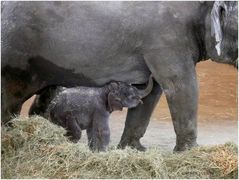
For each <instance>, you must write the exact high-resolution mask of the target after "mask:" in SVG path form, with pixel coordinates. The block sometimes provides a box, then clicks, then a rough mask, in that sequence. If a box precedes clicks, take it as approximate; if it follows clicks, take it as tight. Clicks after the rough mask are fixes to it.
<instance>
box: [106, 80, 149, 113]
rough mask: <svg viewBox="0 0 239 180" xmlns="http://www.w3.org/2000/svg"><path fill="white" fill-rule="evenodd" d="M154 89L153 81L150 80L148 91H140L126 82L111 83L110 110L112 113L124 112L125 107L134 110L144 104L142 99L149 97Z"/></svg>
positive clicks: (109, 87)
mask: <svg viewBox="0 0 239 180" xmlns="http://www.w3.org/2000/svg"><path fill="white" fill-rule="evenodd" d="M152 88H153V79H152V76H150V80H149V82H148V85H147V87H146V89H144V90H138V89H137V88H135V87H133V86H131V85H129V84H127V83H124V82H111V83H110V84H109V85H108V89H109V93H108V109H109V111H110V112H112V111H115V110H122V109H123V107H128V108H133V107H136V106H137V105H138V104H139V103H143V102H142V100H141V99H142V98H144V97H145V96H147V95H148V94H149V93H150V92H151V90H152Z"/></svg>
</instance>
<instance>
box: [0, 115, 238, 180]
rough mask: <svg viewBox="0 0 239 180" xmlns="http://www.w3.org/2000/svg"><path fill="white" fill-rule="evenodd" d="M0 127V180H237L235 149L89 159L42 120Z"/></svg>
mask: <svg viewBox="0 0 239 180" xmlns="http://www.w3.org/2000/svg"><path fill="white" fill-rule="evenodd" d="M12 122H13V124H12V126H13V127H2V169H1V171H2V178H235V179H236V178H237V177H238V175H237V173H238V163H237V161H238V158H237V146H236V145H235V144H232V143H227V144H225V145H218V146H213V147H199V148H195V149H193V150H191V151H187V152H184V153H180V154H173V153H172V152H162V151H160V150H159V149H156V148H151V149H149V150H147V151H146V152H139V151H136V150H133V149H130V148H127V149H125V150H119V149H116V148H114V147H111V148H110V150H108V151H107V152H101V153H92V152H91V151H90V150H89V149H88V147H87V146H86V145H84V144H81V143H77V144H72V143H70V142H69V141H68V140H67V139H66V137H64V136H63V134H64V129H63V128H60V127H58V126H56V125H54V124H51V123H50V122H48V121H47V120H45V119H44V118H42V117H37V116H36V117H31V118H15V119H14V120H13V121H12Z"/></svg>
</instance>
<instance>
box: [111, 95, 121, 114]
mask: <svg viewBox="0 0 239 180" xmlns="http://www.w3.org/2000/svg"><path fill="white" fill-rule="evenodd" d="M108 109H109V112H110V113H111V112H112V111H117V110H119V111H122V109H123V106H122V104H121V102H120V100H118V99H117V98H116V97H115V95H114V94H113V93H112V92H110V93H109V94H108Z"/></svg>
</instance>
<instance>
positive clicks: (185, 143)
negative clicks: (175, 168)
mask: <svg viewBox="0 0 239 180" xmlns="http://www.w3.org/2000/svg"><path fill="white" fill-rule="evenodd" d="M196 146H198V144H197V141H196V138H190V139H187V140H185V139H184V140H178V139H177V143H176V146H175V147H174V149H173V151H174V152H182V151H186V150H190V149H192V148H193V147H196Z"/></svg>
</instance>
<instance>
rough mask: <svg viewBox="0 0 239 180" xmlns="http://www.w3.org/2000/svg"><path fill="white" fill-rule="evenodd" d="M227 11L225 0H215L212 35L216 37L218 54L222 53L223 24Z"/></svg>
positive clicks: (212, 12) (212, 15) (212, 13)
mask: <svg viewBox="0 0 239 180" xmlns="http://www.w3.org/2000/svg"><path fill="white" fill-rule="evenodd" d="M226 13H227V7H226V4H225V3H224V2H223V1H215V2H214V5H213V8H212V11H211V35H212V36H213V35H214V36H215V39H216V42H217V44H216V46H215V48H216V50H217V54H218V55H219V56H220V55H221V43H222V38H223V33H222V25H223V23H224V22H225V16H226Z"/></svg>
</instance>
